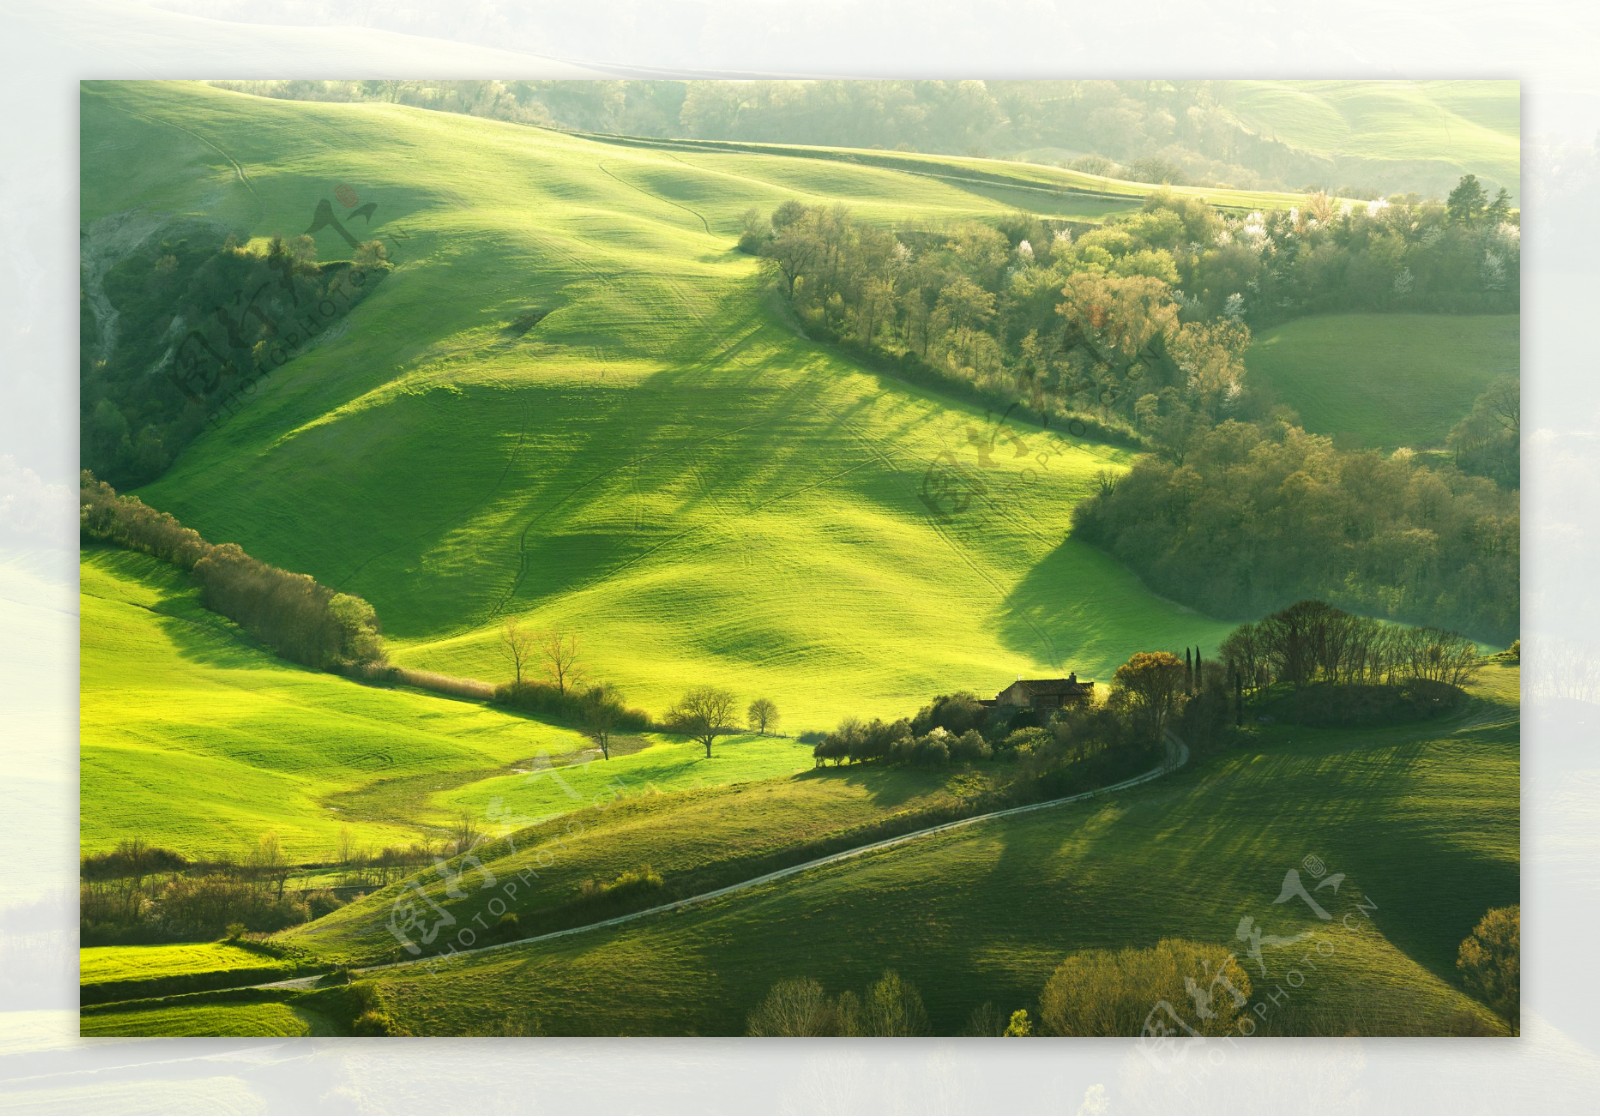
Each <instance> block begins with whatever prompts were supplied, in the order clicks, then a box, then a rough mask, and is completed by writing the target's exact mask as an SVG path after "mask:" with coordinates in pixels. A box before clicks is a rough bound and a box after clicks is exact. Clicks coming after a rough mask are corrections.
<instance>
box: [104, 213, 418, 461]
mask: <svg viewBox="0 0 1600 1117" xmlns="http://www.w3.org/2000/svg"><path fill="white" fill-rule="evenodd" d="M95 247H96V246H94V245H93V244H90V245H88V246H87V248H86V251H91V252H92V251H93V250H94V249H95ZM387 270H388V265H387V264H386V263H385V262H384V260H383V259H382V256H381V253H380V252H377V251H375V250H368V251H365V252H363V253H360V254H358V261H357V262H356V263H349V262H335V263H328V264H320V265H319V264H318V263H317V262H316V249H315V245H314V244H313V243H312V242H311V239H310V238H309V237H303V236H302V237H296V238H294V239H293V240H291V241H285V240H283V239H282V238H273V239H272V241H271V242H270V243H269V246H268V249H267V252H266V253H265V254H262V253H258V252H253V251H250V250H249V249H246V248H240V247H238V246H237V245H236V244H235V242H234V240H233V238H232V237H228V238H227V239H226V241H225V240H224V233H223V231H222V230H219V229H217V228H215V227H213V226H209V225H204V224H200V223H194V222H176V223H173V224H171V225H169V226H167V227H166V228H165V229H164V230H162V231H161V232H160V234H159V235H157V236H152V237H150V238H149V239H147V240H146V241H145V242H144V244H142V245H140V246H139V247H138V248H136V249H135V250H134V251H132V252H131V253H129V254H128V255H126V256H124V257H122V258H121V259H120V260H117V261H116V262H115V263H114V264H113V265H112V266H110V267H109V268H108V269H107V270H106V271H105V273H104V275H103V276H100V277H99V279H98V280H97V282H96V286H95V289H94V290H93V291H92V292H90V291H86V293H85V297H84V301H83V311H82V319H83V345H82V355H81V361H82V368H81V377H80V379H81V386H82V390H81V396H80V402H79V406H80V411H81V415H82V429H83V443H82V455H81V456H82V459H83V460H82V464H83V466H84V467H85V468H88V469H92V470H93V471H94V472H95V473H96V474H98V475H99V476H101V477H104V478H106V479H107V480H108V481H109V482H110V483H112V484H113V485H117V486H119V487H122V488H133V487H136V486H138V485H143V484H145V483H146V482H149V481H152V480H154V479H155V478H156V477H159V476H160V475H161V474H162V473H163V472H164V471H165V470H166V468H167V467H168V466H169V465H170V464H171V463H172V461H173V459H174V458H176V457H177V455H178V454H179V453H180V452H181V451H182V450H183V448H184V447H185V446H187V445H188V444H189V443H190V442H192V441H193V440H194V438H195V437H196V436H197V435H198V434H199V433H200V431H201V429H202V428H203V427H204V426H205V425H206V423H207V422H208V421H212V420H216V421H220V419H221V418H223V417H225V416H226V414H227V413H229V411H230V410H231V409H232V408H234V407H236V406H237V403H238V401H239V399H240V398H241V397H242V396H243V395H247V394H248V393H249V392H252V391H254V390H255V387H256V384H257V382H258V381H259V380H260V379H261V378H262V377H264V376H266V375H268V374H270V373H271V372H272V371H273V370H275V369H276V368H278V367H279V366H280V365H282V364H283V363H284V362H286V361H287V360H289V358H290V357H292V356H293V355H294V353H295V352H296V351H298V350H299V349H300V348H302V347H303V346H304V345H305V344H306V343H307V342H308V341H310V340H311V339H312V338H314V337H315V336H317V335H318V334H320V333H322V332H323V331H324V330H326V329H327V328H328V327H329V326H331V325H333V324H334V323H335V322H337V321H338V320H339V319H341V318H343V317H344V315H345V314H347V313H348V312H349V311H350V310H351V308H353V307H354V306H355V305H356V304H357V303H359V302H360V301H361V300H362V299H363V298H365V297H366V295H367V293H368V292H369V291H370V290H372V288H373V287H375V286H376V285H377V283H378V282H379V281H380V280H381V279H382V278H383V276H384V275H385V274H386V272H387Z"/></svg>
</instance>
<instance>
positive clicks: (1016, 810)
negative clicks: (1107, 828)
mask: <svg viewBox="0 0 1600 1117" xmlns="http://www.w3.org/2000/svg"><path fill="white" fill-rule="evenodd" d="M1165 752H1166V755H1165V756H1164V757H1163V758H1162V761H1161V763H1160V764H1158V765H1156V766H1155V767H1154V768H1152V769H1150V770H1149V771H1148V772H1143V773H1141V774H1139V775H1137V776H1131V777H1129V778H1128V779H1125V780H1120V781H1118V782H1117V783H1113V784H1108V785H1107V786H1105V787H1097V788H1094V789H1092V790H1090V791H1080V792H1078V793H1077V794H1075V795H1066V796H1063V797H1061V798H1059V799H1047V800H1045V801H1044V802H1042V803H1027V804H1024V805H1023V806H1020V807H1007V808H1005V809H1003V810H998V811H988V812H986V813H984V814H977V815H972V816H970V817H968V818H958V819H956V820H955V821H953V822H942V823H940V824H938V825H937V826H928V827H924V828H923V829H921V830H913V831H911V832H910V833H909V834H901V835H899V836H898V837H894V838H884V839H882V840H880V841H876V842H868V843H867V844H866V845H861V846H856V847H854V848H852V849H846V850H841V851H840V852H838V853H831V854H829V855H828V856H826V857H817V858H813V859H812V860H810V861H804V862H801V863H800V864H798V865H790V866H788V867H787V868H783V869H775V870H773V871H772V872H769V873H762V874H761V875H760V876H755V877H751V878H749V879H748V880H742V881H738V882H736V883H734V884H729V885H724V886H723V887H721V888H714V889H712V890H711V891H709V892H701V893H699V894H697V895H694V896H686V897H684V898H683V899H681V900H673V901H671V902H670V903H665V904H657V905H656V906H655V907H650V908H644V909H643V910H641V911H636V912H629V913H628V914H627V915H618V916H613V917H612V918H610V919H602V920H598V921H596V922H594V923H585V924H584V925H582V926H581V927H568V928H565V929H564V930H560V931H546V932H544V933H542V934H537V935H529V936H527V937H526V938H521V939H513V940H512V941H510V942H502V943H494V944H493V945H490V946H478V947H473V948H471V949H468V950H458V951H456V952H455V953H453V954H451V955H448V959H449V960H450V961H454V960H455V959H457V958H466V957H469V956H471V955H479V954H489V953H492V952H494V951H499V950H511V949H514V948H517V947H526V946H532V945H535V944H537V943H544V942H551V941H554V940H555V939H562V938H566V937H568V936H569V935H581V934H583V933H585V932H588V931H598V930H603V929H605V928H607V927H619V926H622V925H623V924H627V923H634V922H637V921H639V920H642V919H648V918H650V917H651V916H655V915H664V914H668V913H676V912H681V911H685V910H687V909H689V908H693V907H698V906H700V905H702V904H707V903H710V902H712V901H714V900H720V899H723V898H724V897H727V896H732V895H736V894H737V893H740V892H745V891H748V890H749V889H752V888H757V887H759V886H761V885H763V884H771V883H773V882H775V881H779V880H785V879H787V878H789V877H793V876H799V875H800V874H801V873H808V872H811V871H812V870H814V869H822V868H827V867H829V866H831V865H836V864H839V863H840V862H843V861H851V860H854V859H856V858H859V857H864V856H866V855H868V854H872V853H879V852H882V851H884V850H888V849H894V848H896V847H899V846H903V845H909V844H911V843H913V842H917V841H921V840H922V839H924V838H931V837H933V836H935V835H937V834H944V833H948V832H950V831H952V830H961V829H965V828H966V827H969V826H976V825H979V824H980V823H984V822H990V821H993V820H995V819H1000V818H1011V817H1014V816H1016V815H1022V814H1031V813H1033V812H1035V811H1044V810H1050V809H1052V808H1054V807H1064V806H1069V805H1071V804H1073V803H1082V802H1087V801H1089V800H1093V799H1098V798H1101V797H1102V796H1105V795H1110V794H1113V793H1114V792H1118V791H1126V790H1127V789H1129V788H1133V787H1138V786H1139V785H1141V784H1146V783H1150V782H1151V781H1153V780H1157V779H1160V778H1161V777H1162V776H1165V775H1168V774H1170V773H1172V772H1176V771H1178V770H1179V769H1180V768H1182V767H1184V766H1185V765H1186V764H1188V762H1189V747H1188V746H1187V745H1186V744H1184V743H1183V741H1181V740H1180V739H1179V738H1178V737H1177V736H1176V735H1174V734H1172V733H1170V732H1169V733H1168V734H1167V737H1166V742H1165ZM440 962H441V959H439V958H438V957H437V956H430V957H428V958H417V959H412V960H408V961H404V962H384V963H381V964H379V965H374V966H360V967H350V969H349V972H350V976H351V979H352V980H354V979H356V978H360V977H366V976H368V975H372V974H380V973H384V972H386V971H389V970H398V969H405V968H407V967H413V966H423V967H426V966H428V965H429V964H430V963H431V964H432V965H433V966H434V967H435V968H437V966H438V965H439V964H440ZM326 976H327V974H310V975H307V976H304V977H295V978H289V979H287V980H284V981H272V982H265V983H262V984H258V985H244V986H238V987H236V988H237V989H285V990H302V989H311V988H314V987H315V986H316V984H317V982H319V981H321V980H322V979H323V978H324V977H326ZM233 991H236V990H225V989H216V990H210V991H209V992H210V993H224V992H233ZM208 995H209V994H208Z"/></svg>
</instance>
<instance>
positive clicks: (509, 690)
mask: <svg viewBox="0 0 1600 1117" xmlns="http://www.w3.org/2000/svg"><path fill="white" fill-rule="evenodd" d="M596 691H599V692H600V693H599V695H598V696H597V695H596V694H595V692H596ZM494 701H495V703H496V704H497V705H500V706H509V707H511V708H512V709H516V710H527V711H528V712H529V713H534V714H543V715H546V716H549V717H552V718H556V719H558V720H561V721H565V722H569V723H571V724H573V725H584V724H589V723H591V722H592V721H593V720H594V717H595V707H596V705H599V706H601V707H603V708H605V709H606V710H608V711H610V712H609V714H608V715H607V717H608V720H609V723H610V724H609V728H608V732H609V731H610V730H611V729H615V730H619V731H622V732H626V733H641V732H643V731H644V730H646V729H649V728H650V726H651V722H650V715H649V714H647V713H645V712H644V711H643V710H637V709H631V708H628V707H625V706H623V705H622V703H621V701H620V700H618V699H617V698H616V696H615V694H614V693H611V694H608V693H607V692H606V689H605V688H603V687H590V688H588V689H587V690H583V691H579V690H575V689H571V690H567V691H566V692H563V691H562V690H561V688H560V687H558V686H556V685H555V684H554V683H541V682H534V681H531V680H527V681H523V682H520V683H503V684H501V685H500V686H497V687H495V689H494Z"/></svg>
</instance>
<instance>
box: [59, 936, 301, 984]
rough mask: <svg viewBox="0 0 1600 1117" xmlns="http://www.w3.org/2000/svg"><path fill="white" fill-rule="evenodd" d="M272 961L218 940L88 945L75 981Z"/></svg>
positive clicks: (205, 970)
mask: <svg viewBox="0 0 1600 1117" xmlns="http://www.w3.org/2000/svg"><path fill="white" fill-rule="evenodd" d="M273 962H274V959H273V958H271V957H268V956H265V955H262V954H260V953H258V952H256V951H253V950H246V949H244V948H243V947H240V946H233V945H230V944H228V943H221V942H184V943H172V944H169V945H164V946H88V947H84V948H83V949H82V950H80V951H79V952H78V981H79V983H80V984H83V985H98V984H100V983H102V982H108V981H137V980H140V979H142V978H150V977H163V976H168V975H172V974H209V973H220V972H225V971H228V970H257V969H262V968H264V967H270V966H271V965H272V964H273ZM283 968H285V969H287V968H288V967H287V966H285V967H283Z"/></svg>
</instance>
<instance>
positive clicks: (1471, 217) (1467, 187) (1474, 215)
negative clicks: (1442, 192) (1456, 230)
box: [1444, 175, 1489, 225]
mask: <svg viewBox="0 0 1600 1117" xmlns="http://www.w3.org/2000/svg"><path fill="white" fill-rule="evenodd" d="M1444 207H1445V212H1446V213H1448V214H1449V215H1450V220H1451V221H1454V222H1456V223H1457V224H1461V225H1470V224H1473V223H1475V222H1477V221H1479V220H1481V219H1482V218H1483V216H1484V215H1485V214H1486V213H1487V212H1488V210H1489V196H1488V194H1487V193H1485V191H1484V189H1483V184H1482V183H1480V182H1479V181H1478V176H1477V175H1462V176H1461V181H1460V182H1458V183H1456V188H1455V189H1454V190H1452V191H1450V197H1449V198H1447V199H1445V203H1444Z"/></svg>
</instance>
